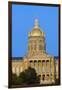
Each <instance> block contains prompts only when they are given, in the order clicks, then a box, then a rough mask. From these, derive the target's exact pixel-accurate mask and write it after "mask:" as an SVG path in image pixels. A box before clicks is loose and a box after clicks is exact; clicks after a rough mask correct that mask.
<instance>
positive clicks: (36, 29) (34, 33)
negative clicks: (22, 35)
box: [29, 19, 44, 36]
mask: <svg viewBox="0 0 62 90" xmlns="http://www.w3.org/2000/svg"><path fill="white" fill-rule="evenodd" d="M41 35H44V32H42V31H41V30H40V28H39V25H38V20H37V19H35V23H34V28H33V30H32V32H30V33H29V36H41Z"/></svg>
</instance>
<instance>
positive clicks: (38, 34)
mask: <svg viewBox="0 0 62 90" xmlns="http://www.w3.org/2000/svg"><path fill="white" fill-rule="evenodd" d="M41 33H42V32H41V31H40V29H39V28H34V29H33V30H32V32H31V34H32V35H33V36H40V35H41Z"/></svg>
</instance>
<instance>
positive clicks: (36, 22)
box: [34, 19, 39, 28]
mask: <svg viewBox="0 0 62 90" xmlns="http://www.w3.org/2000/svg"><path fill="white" fill-rule="evenodd" d="M38 27H39V25H38V19H35V23H34V28H38Z"/></svg>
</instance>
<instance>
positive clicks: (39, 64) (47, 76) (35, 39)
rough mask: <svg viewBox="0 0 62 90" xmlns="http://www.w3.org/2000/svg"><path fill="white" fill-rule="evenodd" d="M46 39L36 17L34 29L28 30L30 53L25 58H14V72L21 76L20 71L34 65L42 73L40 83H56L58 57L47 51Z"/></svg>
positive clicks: (39, 73)
mask: <svg viewBox="0 0 62 90" xmlns="http://www.w3.org/2000/svg"><path fill="white" fill-rule="evenodd" d="M45 41H46V40H45V33H44V32H43V31H42V30H41V29H40V27H39V23H38V20H37V19H35V22H34V27H33V29H32V31H31V32H28V53H27V54H26V56H24V57H23V58H18V59H17V58H15V59H12V73H16V75H17V76H19V74H20V72H22V71H24V70H25V69H27V68H28V67H32V68H34V69H35V70H36V72H37V75H40V84H52V83H55V79H58V78H59V76H58V75H59V74H58V58H57V59H56V60H55V57H54V56H51V55H49V54H48V53H47V52H46V42H45Z"/></svg>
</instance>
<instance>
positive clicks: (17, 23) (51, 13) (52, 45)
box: [12, 4, 58, 57]
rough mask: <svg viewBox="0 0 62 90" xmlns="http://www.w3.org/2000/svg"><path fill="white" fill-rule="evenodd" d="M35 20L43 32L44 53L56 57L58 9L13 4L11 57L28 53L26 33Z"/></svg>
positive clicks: (30, 29)
mask: <svg viewBox="0 0 62 90" xmlns="http://www.w3.org/2000/svg"><path fill="white" fill-rule="evenodd" d="M36 18H37V19H38V20H39V25H40V27H41V30H42V31H43V32H45V39H46V52H47V53H48V54H50V55H53V56H58V7H50V6H29V5H15V4H13V5H12V57H23V56H24V55H26V53H27V52H28V32H30V31H32V28H33V26H34V20H35V19H36Z"/></svg>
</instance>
